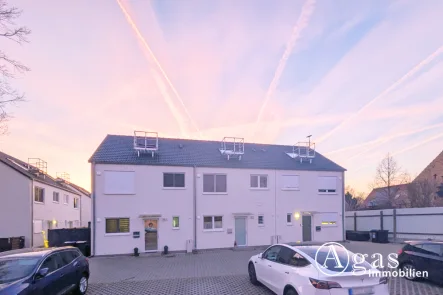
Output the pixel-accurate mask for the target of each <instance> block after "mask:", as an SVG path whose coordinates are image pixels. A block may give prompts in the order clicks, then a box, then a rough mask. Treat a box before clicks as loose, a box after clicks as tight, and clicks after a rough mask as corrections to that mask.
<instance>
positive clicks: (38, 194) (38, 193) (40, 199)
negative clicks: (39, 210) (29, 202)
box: [34, 186, 45, 203]
mask: <svg viewBox="0 0 443 295" xmlns="http://www.w3.org/2000/svg"><path fill="white" fill-rule="evenodd" d="M34 201H35V202H37V203H44V202H45V189H44V188H41V187H38V186H36V187H34Z"/></svg>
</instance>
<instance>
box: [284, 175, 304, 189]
mask: <svg viewBox="0 0 443 295" xmlns="http://www.w3.org/2000/svg"><path fill="white" fill-rule="evenodd" d="M285 177H296V178H297V183H298V186H285V181H284V179H285ZM281 179H282V188H281V189H282V190H284V191H299V190H300V175H297V174H284V175H282V177H281Z"/></svg>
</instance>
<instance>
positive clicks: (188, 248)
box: [186, 240, 193, 253]
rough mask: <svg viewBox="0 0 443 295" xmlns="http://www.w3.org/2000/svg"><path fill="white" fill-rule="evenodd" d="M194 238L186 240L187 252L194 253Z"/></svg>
mask: <svg viewBox="0 0 443 295" xmlns="http://www.w3.org/2000/svg"><path fill="white" fill-rule="evenodd" d="M192 248H193V245H192V240H186V253H192Z"/></svg>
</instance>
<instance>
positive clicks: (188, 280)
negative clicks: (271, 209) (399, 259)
mask: <svg viewBox="0 0 443 295" xmlns="http://www.w3.org/2000/svg"><path fill="white" fill-rule="evenodd" d="M344 245H345V246H346V248H347V249H349V250H350V251H352V252H356V253H362V254H372V253H380V254H382V255H383V257H384V258H385V257H386V256H387V255H388V254H389V253H396V252H397V251H398V250H399V249H400V248H401V245H399V244H385V245H380V244H373V243H364V242H351V243H346V244H344ZM259 252H261V250H244V251H232V250H220V251H214V252H207V253H200V254H178V255H176V256H175V257H170V258H167V257H142V256H141V257H128V256H120V257H106V258H105V257H97V258H92V259H90V269H91V278H90V289H89V291H88V294H90V295H108V294H109V295H111V294H112V295H119V294H125V295H138V294H156V295H162V294H190V295H194V294H195V295H200V294H202V295H203V294H205V295H211V294H214V295H215V294H272V292H270V291H269V290H267V289H266V288H265V287H256V286H253V285H252V284H251V283H250V282H249V278H248V275H247V262H248V260H249V258H250V257H251V256H252V255H255V254H257V253H259ZM386 262H387V260H386ZM386 262H385V263H386ZM389 284H390V293H391V295H443V288H442V287H439V286H436V285H433V284H430V283H427V282H410V281H407V280H405V279H402V278H391V280H390V283H389Z"/></svg>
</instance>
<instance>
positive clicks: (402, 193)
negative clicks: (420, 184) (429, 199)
mask: <svg viewBox="0 0 443 295" xmlns="http://www.w3.org/2000/svg"><path fill="white" fill-rule="evenodd" d="M389 195H391V196H392V198H391V199H392V203H391V201H390V198H389ZM408 204H409V200H408V184H400V185H393V186H391V188H390V190H388V188H387V187H380V188H375V189H373V190H372V191H371V193H370V194H369V195H368V196H367V197H366V199H365V200H364V201H363V204H362V206H361V209H389V208H407V207H408Z"/></svg>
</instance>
